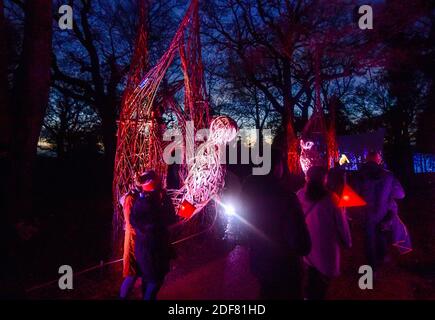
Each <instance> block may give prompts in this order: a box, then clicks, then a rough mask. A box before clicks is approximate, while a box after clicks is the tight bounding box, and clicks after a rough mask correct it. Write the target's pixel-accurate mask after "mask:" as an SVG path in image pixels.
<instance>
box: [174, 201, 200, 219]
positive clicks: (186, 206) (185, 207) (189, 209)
mask: <svg viewBox="0 0 435 320" xmlns="http://www.w3.org/2000/svg"><path fill="white" fill-rule="evenodd" d="M195 210H196V207H195V206H194V205H193V204H191V203H190V202H189V201H187V200H184V201H183V202H182V203H181V205H180V209H179V210H178V215H179V216H180V217H182V218H185V219H189V218H190V217H192V215H193V213H194V212H195Z"/></svg>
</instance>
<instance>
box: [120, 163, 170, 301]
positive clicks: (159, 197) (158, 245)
mask: <svg viewBox="0 0 435 320" xmlns="http://www.w3.org/2000/svg"><path fill="white" fill-rule="evenodd" d="M123 210H124V218H125V239H124V266H123V267H124V268H123V275H124V277H125V279H124V281H123V284H122V285H121V290H120V291H121V292H120V297H121V299H125V298H127V297H128V294H129V293H130V292H131V290H132V288H133V287H134V283H135V282H136V280H137V278H139V277H140V278H141V279H142V295H143V299H144V300H155V299H156V297H157V293H158V291H159V289H160V287H161V285H162V283H163V280H164V277H165V276H166V274H167V273H168V272H169V262H170V258H171V248H170V245H169V231H168V226H169V225H171V224H173V223H175V222H176V215H175V210H174V207H173V205H172V201H171V199H170V198H169V197H168V195H167V194H166V192H165V191H164V190H163V189H162V188H161V184H160V180H159V177H158V176H157V174H156V173H155V171H153V170H148V171H146V172H144V173H142V174H141V175H139V176H138V177H137V178H136V187H135V188H134V190H132V191H131V192H130V193H129V194H128V195H127V196H126V197H125V200H124V205H123Z"/></svg>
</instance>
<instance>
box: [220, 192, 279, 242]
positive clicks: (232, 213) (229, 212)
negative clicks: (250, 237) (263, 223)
mask: <svg viewBox="0 0 435 320" xmlns="http://www.w3.org/2000/svg"><path fill="white" fill-rule="evenodd" d="M213 200H214V201H215V202H216V203H217V204H218V205H220V206H221V207H222V208H224V210H225V214H227V215H228V216H232V217H235V218H237V219H238V220H239V221H241V222H243V223H244V224H245V225H246V226H248V227H249V228H250V229H252V231H254V233H255V234H257V235H258V236H260V237H261V238H263V239H264V240H266V241H268V242H271V243H272V241H271V240H270V239H269V238H268V237H267V236H266V235H265V234H264V233H263V232H262V231H261V230H259V229H258V228H256V227H255V226H254V225H252V224H251V223H249V221H247V220H246V219H245V218H243V217H242V216H240V215H239V214H238V213H237V211H236V209H235V208H234V206H232V205H231V204H225V203H223V202H222V201H221V200H220V199H219V197H218V196H215V197H213Z"/></svg>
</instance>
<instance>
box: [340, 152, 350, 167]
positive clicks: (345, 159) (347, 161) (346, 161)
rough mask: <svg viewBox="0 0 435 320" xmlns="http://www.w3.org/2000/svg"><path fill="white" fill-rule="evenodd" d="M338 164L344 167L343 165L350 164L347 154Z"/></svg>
mask: <svg viewBox="0 0 435 320" xmlns="http://www.w3.org/2000/svg"><path fill="white" fill-rule="evenodd" d="M338 163H339V164H340V166H342V165H343V164H346V163H350V161H349V159H348V158H347V156H346V155H345V154H342V155H341V157H340V160H338Z"/></svg>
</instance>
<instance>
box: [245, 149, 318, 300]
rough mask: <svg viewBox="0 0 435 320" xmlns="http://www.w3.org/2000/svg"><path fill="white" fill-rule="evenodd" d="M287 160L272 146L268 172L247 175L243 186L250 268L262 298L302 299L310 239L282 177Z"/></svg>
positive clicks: (296, 201)
mask: <svg viewBox="0 0 435 320" xmlns="http://www.w3.org/2000/svg"><path fill="white" fill-rule="evenodd" d="M286 168H287V165H286V159H285V157H284V153H283V152H282V150H281V149H278V148H274V147H272V152H271V172H270V173H269V174H268V175H263V176H255V175H252V176H250V177H248V178H247V179H246V180H245V182H244V184H243V188H242V198H243V211H244V214H243V215H244V219H245V220H246V221H247V224H246V225H247V226H248V227H247V230H246V231H247V232H246V233H247V244H248V246H249V247H250V260H251V271H252V272H253V274H254V275H255V276H256V278H257V279H258V282H259V284H260V298H261V299H267V300H269V299H279V300H283V299H303V294H302V279H303V274H302V272H303V269H302V257H303V256H305V255H307V254H308V253H309V252H310V249H311V241H310V236H309V233H308V229H307V226H306V224H305V219H304V215H303V212H302V208H301V205H300V203H299V201H298V198H297V197H296V195H295V194H294V193H291V192H289V191H288V188H287V186H286V185H285V183H286V181H285V179H284V176H285V169H286Z"/></svg>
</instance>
